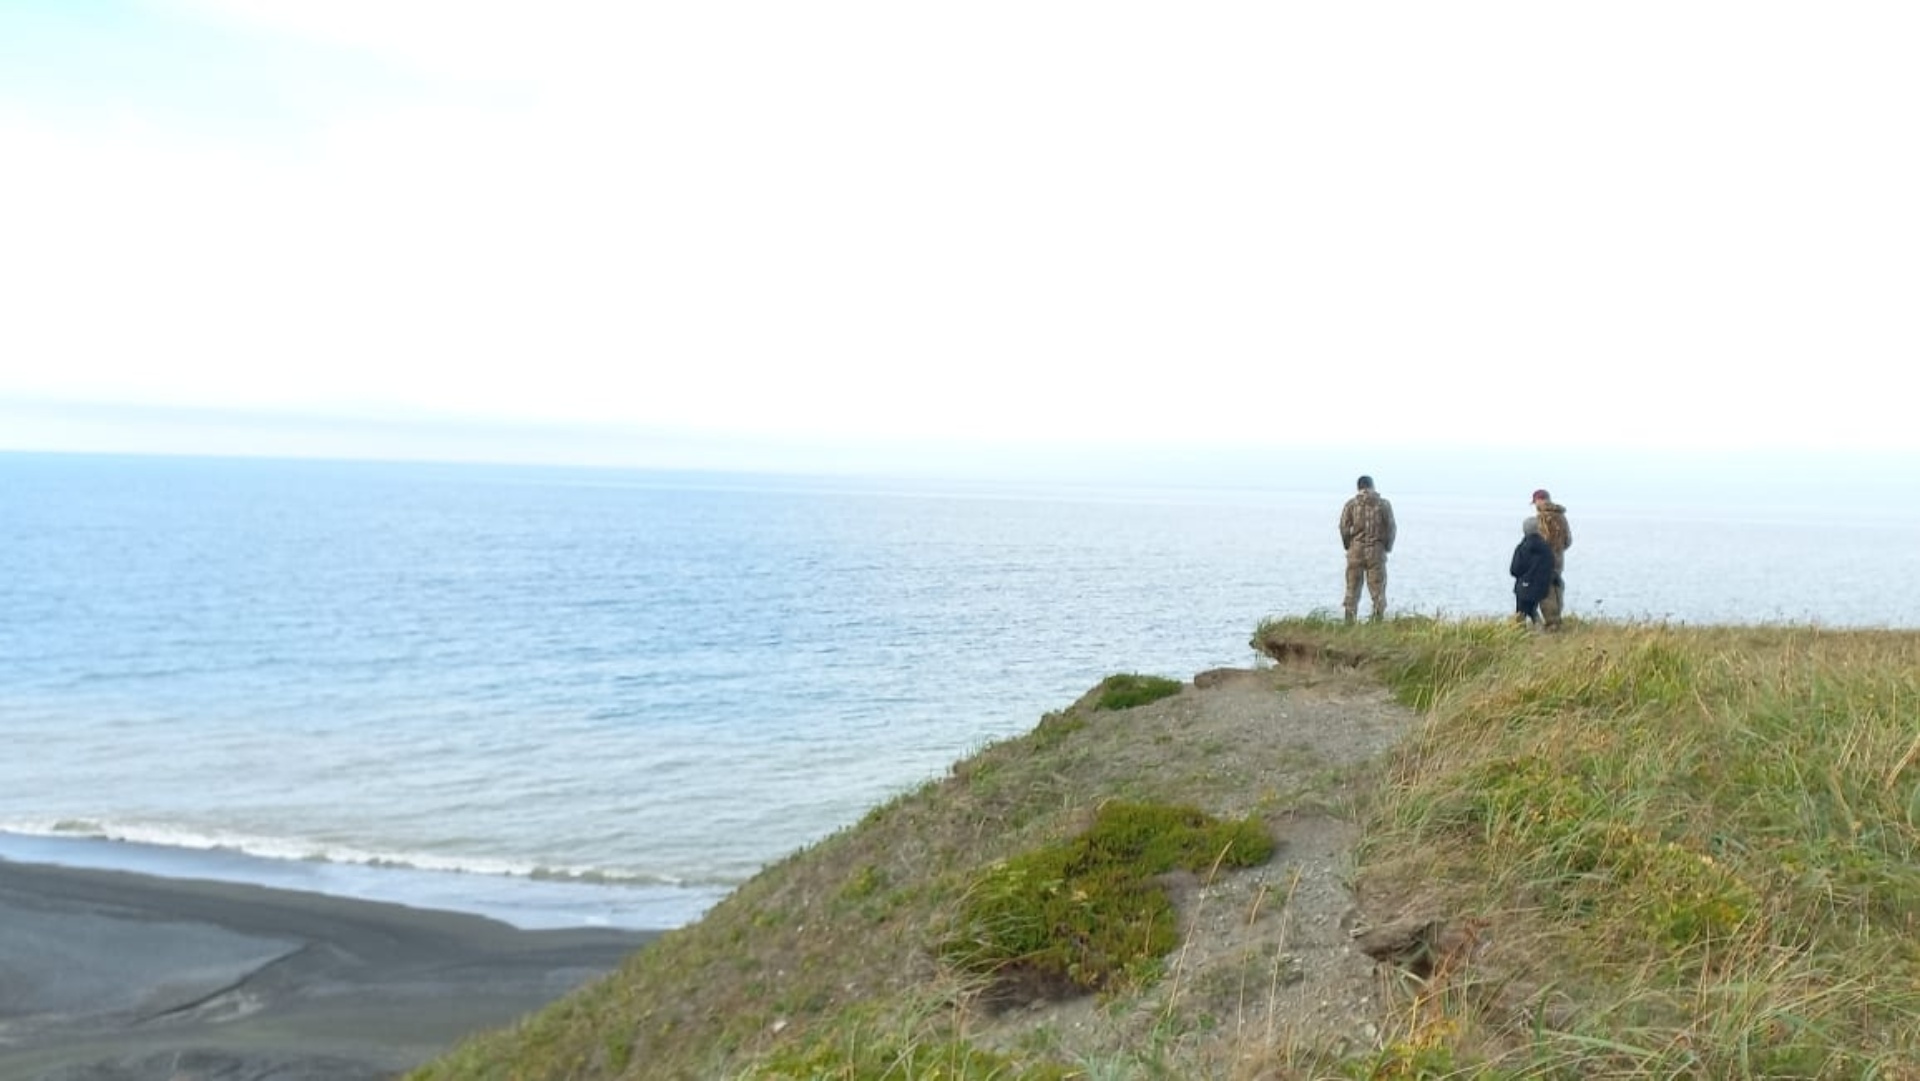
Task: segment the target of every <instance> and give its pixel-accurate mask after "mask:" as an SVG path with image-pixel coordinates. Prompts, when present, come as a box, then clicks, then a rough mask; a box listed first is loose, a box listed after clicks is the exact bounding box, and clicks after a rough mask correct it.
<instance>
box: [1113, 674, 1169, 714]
mask: <svg viewBox="0 0 1920 1081" xmlns="http://www.w3.org/2000/svg"><path fill="white" fill-rule="evenodd" d="M1099 692H1100V697H1099V699H1098V702H1097V704H1096V707H1095V708H1098V709H1132V708H1133V707H1135V706H1144V705H1146V704H1147V703H1149V702H1158V701H1159V700H1160V699H1162V698H1168V697H1171V696H1173V695H1176V694H1179V693H1180V681H1179V680H1177V679H1167V678H1166V677H1164V676H1143V675H1139V674H1138V673H1133V672H1127V673H1122V674H1120V675H1114V676H1108V677H1107V678H1106V679H1104V680H1101V681H1100V687H1099Z"/></svg>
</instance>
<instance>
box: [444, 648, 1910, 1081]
mask: <svg viewBox="0 0 1920 1081" xmlns="http://www.w3.org/2000/svg"><path fill="white" fill-rule="evenodd" d="M1254 644H1255V647H1256V648H1257V649H1259V650H1260V651H1261V652H1263V653H1264V654H1266V655H1267V656H1269V657H1271V658H1273V659H1274V660H1273V664H1272V665H1271V666H1270V667H1267V668H1264V669H1263V670H1261V671H1259V672H1254V673H1244V674H1240V675H1237V676H1236V675H1229V674H1226V673H1209V674H1206V678H1201V679H1197V680H1196V683H1195V684H1185V685H1178V684H1168V683H1166V682H1164V681H1156V680H1153V679H1150V678H1144V679H1143V678H1140V677H1116V678H1114V679H1112V680H1109V681H1107V682H1106V683H1104V684H1103V685H1102V686H1101V687H1098V688H1095V689H1094V691H1092V692H1090V693H1089V694H1088V696H1087V697H1086V698H1084V699H1082V700H1081V701H1080V702H1078V703H1075V704H1074V705H1072V706H1071V707H1069V708H1067V709H1064V710H1062V711H1060V712H1058V713H1054V714H1049V715H1048V716H1047V717H1045V718H1042V719H1041V721H1040V723H1039V724H1038V725H1037V726H1036V727H1035V729H1034V730H1033V731H1032V732H1030V733H1029V734H1027V735H1025V736H1022V737H1020V738H1017V739H1012V740H1008V741H1005V742H1003V743H999V744H996V745H994V746H991V747H988V748H985V749H984V750H982V751H981V752H980V753H978V754H976V755H974V756H972V757H970V758H968V759H966V760H964V761H962V762H960V763H958V764H956V765H955V766H954V768H953V770H952V772H951V774H950V775H949V776H948V777H945V778H943V779H941V780H939V781H937V782H933V783H929V784H928V785H926V786H924V787H922V788H921V789H920V790H918V791H915V792H912V793H909V794H906V795H904V796H902V797H900V798H899V799H896V800H894V801H892V802H890V803H888V804H887V805H885V806H882V807H878V808H875V809H874V810H873V811H872V812H871V813H870V814H869V815H868V816H867V817H866V819H865V820H863V821H862V822H860V823H858V824H857V825H855V826H852V827H850V828H848V829H846V830H843V831H841V832H840V833H838V834H836V835H834V836H832V837H830V838H828V839H826V840H824V841H822V842H821V843H819V844H817V845H815V846H812V847H811V848H809V849H807V850H804V851H802V852H799V853H796V854H794V855H793V856H791V857H789V858H788V859H786V860H784V861H782V862H781V863H779V864H776V865H774V866H771V867H769V868H768V869H766V870H765V871H764V872H763V873H762V874H760V875H759V876H758V877H756V878H755V879H754V880H753V881H751V882H749V883H747V884H746V885H745V886H743V887H742V888H741V889H740V890H738V891H736V893H735V894H734V895H733V896H731V897H729V898H728V899H727V900H726V901H725V902H724V903H722V904H721V905H719V906H718V907H716V908H715V909H714V910H713V911H712V912H711V913H710V914H709V915H708V916H707V917H706V918H705V919H703V920H702V921H700V922H699V923H697V924H695V925H693V926H690V927H687V928H684V929H681V930H678V931H675V932H673V933H671V934H669V935H666V936H664V937H663V938H662V939H660V940H659V941H658V942H657V943H656V944H655V945H653V946H650V947H648V948H647V949H645V950H643V951H641V952H640V953H638V954H636V955H635V956H634V957H633V958H632V959H631V960H630V961H629V963H628V964H627V965H626V966H625V967H624V968H623V969H622V970H621V971H620V972H618V973H616V974H614V975H612V976H610V977H608V978H607V979H605V980H603V981H601V982H599V983H597V984H595V985H592V986H590V987H588V988H584V989H582V990H581V991H579V992H577V993H575V994H573V995H572V996H570V997H568V998H567V999H565V1000H563V1001H561V1002H559V1003H557V1004H555V1005H554V1006H552V1007H551V1008H549V1009H547V1010H545V1011H543V1012H541V1013H539V1014H537V1015H535V1016H532V1017H530V1018H527V1019H526V1020H525V1021H523V1022H522V1023H520V1024H519V1025H517V1026H515V1027H514V1028H512V1029H509V1030H504V1031H500V1032H496V1033H491V1034H487V1035H484V1036H481V1037H479V1038H476V1039H475V1040H473V1041H470V1042H469V1043H468V1044H466V1045H464V1046H462V1047H460V1048H458V1049H456V1050H455V1051H454V1052H453V1053H451V1054H450V1055H448V1056H447V1057H446V1058H444V1059H443V1060H441V1061H439V1062H437V1063H434V1064H432V1065H430V1066H428V1067H426V1068H424V1069H422V1070H421V1071H419V1072H418V1073H417V1074H416V1077H418V1078H421V1079H426V1078H724V1079H732V1078H821V1079H827V1078H833V1079H846V1081H864V1079H880V1078H898V1079H901V1081H909V1079H922V1081H930V1079H935V1078H938V1079H986V1078H1027V1077H1033V1078H1047V1077H1055V1078H1088V1079H1100V1078H1133V1077H1165V1078H1182V1077H1223V1078H1244V1079H1249V1081H1252V1079H1275V1081H1284V1079H1290V1078H1318V1077H1346V1078H1368V1077H1382V1078H1385V1077H1396V1078H1402V1077H1403V1078H1413V1077H1433V1078H1439V1077H1513V1078H1519V1077H1553V1078H1585V1077H1648V1078H1652V1077H1662V1078H1673V1077H1690V1078H1760V1077H1768V1078H1774V1077H1779V1078H1786V1077H1807V1078H1815V1077H1822V1078H1824V1077H1847V1078H1864V1077H1878V1078H1890V1079H1897V1078H1920V1024H1917V1023H1916V1022H1915V1020H1914V1019H1915V1018H1916V1017H1920V938H1916V931H1920V927H1917V926H1916V922H1920V858H1917V857H1920V760H1917V759H1920V633H1911V632H1891V631H1835V630H1825V629H1820V628H1812V627H1787V626H1782V627H1717V628H1689V627H1668V626H1657V625H1615V624H1593V623H1586V624H1576V625H1570V627H1569V630H1568V631H1567V632H1566V633H1564V634H1560V635H1554V636H1540V635H1535V634H1530V633H1528V632H1527V631H1526V630H1525V629H1524V628H1519V627H1514V626H1512V625H1510V624H1507V623H1504V622H1494V621H1436V620H1424V619H1405V620H1397V621H1391V622H1388V623H1385V624H1379V625H1360V626H1357V627H1348V626H1344V625H1341V624H1339V623H1335V622H1330V621H1326V620H1322V619H1315V618H1308V619H1296V620H1281V621H1272V622H1269V623H1265V624H1262V625H1261V627H1260V628H1258V630H1257V631H1256V633H1255V637H1254ZM1196 684H1197V685H1196ZM1359 688H1371V689H1373V690H1375V691H1377V692H1378V700H1377V701H1376V700H1375V699H1372V698H1368V697H1366V695H1365V693H1363V690H1361V689H1359ZM1156 695H1159V696H1164V697H1158V698H1156V697H1155V696H1156ZM1388 695H1391V697H1392V699H1394V700H1397V703H1398V705H1395V704H1394V702H1389V701H1387V697H1388ZM1394 710H1397V711H1398V713H1397V714H1396V713H1394V712H1393V711H1394ZM1396 717H1403V718H1404V722H1403V723H1402V722H1399V721H1396V720H1395V718H1396ZM1363 736H1365V737H1368V739H1372V738H1374V737H1378V742H1377V744H1375V743H1371V742H1368V741H1367V739H1362V738H1361V737H1363ZM1377 748H1385V749H1384V750H1382V751H1379V753H1372V752H1373V751H1374V750H1376V749H1377ZM1362 752H1366V753H1365V754H1363V753H1362ZM1328 838H1333V839H1335V840H1337V842H1338V847H1339V850H1340V852H1341V853H1342V854H1343V858H1342V859H1341V860H1340V861H1339V863H1340V866H1339V868H1338V870H1337V873H1338V875H1339V883H1340V886H1341V888H1340V889H1338V890H1335V891H1331V892H1333V893H1338V894H1340V895H1341V896H1340V897H1338V898H1337V899H1333V898H1329V899H1323V900H1322V901H1320V902H1315V901H1314V900H1313V897H1312V895H1313V893H1314V890H1313V889H1312V883H1311V882H1310V881H1309V880H1308V876H1309V875H1310V874H1312V873H1317V872H1316V871H1315V868H1316V867H1317V866H1318V864H1317V863H1314V862H1313V861H1309V860H1305V859H1304V858H1303V857H1301V855H1300V854H1301V853H1303V852H1306V851H1308V850H1309V849H1311V848H1312V846H1313V844H1314V843H1315V842H1316V840H1326V839H1328ZM1290 860H1293V861H1296V862H1294V863H1289V862H1288V861H1290ZM1321 862H1325V861H1321ZM1316 903H1318V904H1319V905H1320V906H1321V909H1322V910H1321V911H1318V912H1316V911H1315V908H1314V905H1315V904H1316ZM1209 906H1211V908H1210V909H1209ZM1330 906H1337V907H1330ZM1336 918H1337V924H1338V926H1337V927H1335V926H1332V925H1331V924H1330V923H1329V921H1331V920H1335V919H1336ZM1315 928H1320V929H1321V930H1323V931H1325V932H1326V933H1327V934H1328V935H1330V936H1333V937H1337V938H1338V939H1340V940H1341V942H1342V943H1343V944H1342V945H1340V946H1339V947H1338V948H1337V949H1336V948H1334V947H1333V946H1331V945H1326V944H1324V943H1323V946H1324V947H1325V948H1321V949H1320V950H1319V952H1314V950H1315V947H1313V945H1312V936H1313V933H1314V931H1315ZM1348 939H1351V941H1352V943H1353V945H1352V947H1351V948H1348V947H1347V946H1345V945H1344V942H1345V941H1346V940H1348ZM1355 965H1357V966H1359V971H1360V972H1361V973H1362V975H1361V977H1360V979H1362V980H1364V981H1366V982H1365V984H1364V985H1361V990H1367V989H1368V988H1370V992H1369V993H1355V994H1343V993H1341V991H1340V989H1343V988H1345V989H1351V988H1353V987H1354V986H1355V985H1354V984H1353V983H1352V981H1353V979H1354V977H1353V975H1352V972H1351V966H1355ZM1341 966H1349V967H1341ZM1341 981H1346V982H1345V983H1342V982H1341ZM1335 998H1338V999H1339V1002H1338V1003H1336V1005H1338V1006H1340V1007H1341V1009H1340V1010H1335V1009H1330V1008H1329V1006H1328V1003H1329V1002H1330V1001H1331V1000H1333V999H1335ZM1342 1010H1344V1011H1346V1013H1353V1014H1355V1016H1346V1014H1345V1013H1342V1012H1341V1011H1342ZM1309 1014H1311V1015H1312V1018H1309V1016H1308V1015H1309ZM1310 1022H1311V1023H1310Z"/></svg>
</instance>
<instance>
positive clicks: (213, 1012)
mask: <svg viewBox="0 0 1920 1081" xmlns="http://www.w3.org/2000/svg"><path fill="white" fill-rule="evenodd" d="M654 937H656V936H655V933H653V932H644V931H631V930H619V929H595V928H583V929H567V930H539V931H527V930H520V929H518V928H515V927H511V926H509V925H507V924H504V923H501V922H498V921H495V920H491V919H487V918H484V917H481V916H473V915H467V914H464V913H456V912H441V911H431V910H426V909H417V908H409V907H406V906H403V905H395V904H386V903H381V902H372V901H357V900H352V899H348V898H341V897H333V896H328V895H323V894H314V893H301V892H296V891H290V890H277V889H268V888H264V887H258V886H247V885H236V884H230V883H222V882H209V881H202V880H183V879H168V878H156V877H151V876H147V875H139V874H130V873H126V872H119V871H100V870H90V869H78V868H70V867H56V866H48V865H40V864H25V863H12V862H7V861H4V860H0V1081H29V1079H31V1081H147V1079H155V1081H203V1079H204V1081H214V1079H218V1081H254V1079H265V1078H272V1079H274V1081H320V1079H323V1078H324V1079H328V1081H360V1079H372V1078H390V1077H393V1076H395V1075H397V1074H399V1073H401V1072H404V1071H405V1070H407V1069H410V1068H412V1067H413V1066H416V1065H418V1064H420V1063H422V1062H424V1061H426V1060H427V1059H430V1058H432V1057H434V1056H435V1055H438V1054H439V1053H441V1052H443V1051H445V1050H447V1049H448V1048H450V1047H452V1046H453V1045H454V1044H455V1043H457V1042H458V1041H459V1040H460V1039H461V1038H462V1037H464V1036H466V1035H468V1034H470V1033H473V1032H476V1031H479V1030H482V1029H487V1028H493V1027H497V1026H500V1025H503V1024H506V1023H508V1022H511V1021H512V1020H513V1019H515V1018H517V1017H520V1016H522V1015H524V1014H526V1013H528V1012H531V1011H533V1010H536V1009H538V1008H540V1007H541V1006H544V1005H546V1004H547V1003H549V1002H552V1001H553V1000H555V999H557V998H559V997H561V996H562V995H564V994H566V993H567V992H568V991H570V990H572V989H574V988H576V987H578V986H580V985H581V984H583V983H585V982H588V981H590V980H592V979H594V978H596V977H598V976H599V975H601V974H603V973H605V972H608V971H610V970H612V969H613V968H615V967H616V966H618V965H619V964H620V962H621V961H622V960H624V959H625V958H626V957H627V956H628V955H630V954H631V953H632V952H633V951H635V950H637V949H639V948H640V947H642V946H644V945H645V944H646V943H647V942H648V941H650V940H651V939H652V938H654Z"/></svg>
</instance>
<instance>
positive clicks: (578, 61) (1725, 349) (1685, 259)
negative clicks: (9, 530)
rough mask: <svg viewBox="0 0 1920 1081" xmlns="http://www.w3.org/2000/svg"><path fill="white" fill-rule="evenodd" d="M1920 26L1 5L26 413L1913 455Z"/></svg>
mask: <svg viewBox="0 0 1920 1081" xmlns="http://www.w3.org/2000/svg"><path fill="white" fill-rule="evenodd" d="M1916 49H1920V8H1916V7H1915V6H1913V5H1911V4H1906V3H1874V2H1862V3H1849V4H1840V5H1813V4H1785V3H1769V2H1764V0H1762V2H1752V0H1747V2H1740V3H1715V2H1700V3H1674V2H1672V0H1662V2H1658V3H1650V2H1648V3H1643V2H1634V0H1627V2H1622V3H1613V4H1606V5H1560V4H1540V3H1537V2H1534V3H1526V2H1513V3H1474V2H1467V3H1461V4H1444V5H1443V4H1431V3H1378V4H1290V3H1273V2H1270V0H1261V2H1251V3H1239V2H1231V0H1229V2H1220V3H1203V4H1172V3H1160V4H1147V3H1136V2H1126V0H1106V2H1102V3H1083V2H1071V0H1069V2H1046V0H1020V2H1018V3H1013V2H999V0H973V2H969V3H966V4H917V3H901V2H899V0H885V2H883V0H872V2H845V0H819V2H810V3H804V4H801V3H791V2H741V0H704V2H700V3H673V2H662V3H616V2H611V0H609V2H604V3H584V2H568V0H559V2H555V3H547V4H539V5H535V4H525V3H521V4H502V3H488V2H480V3H474V2H463V3H453V2H440V0H379V2H374V0H329V2H326V3H321V2H318V0H297V2H296V0H148V2H136V0H48V2H35V0H0V151H4V158H3V159H0V160H4V161H5V162H7V163H8V164H7V165H6V166H5V167H4V168H0V313H3V314H4V318H0V449H12V450H96V451H98V450H104V451H116V452H122V451H125V452H157V453H239V454H291V455H301V456H322V457H325V456H340V457H369V456H391V457H425V458H436V457H438V458H447V459H467V458H481V459H503V460H515V461H537V462H578V463H584V464H633V465H667V466H673V467H694V468H699V467H715V468H765V467H781V466H794V465H813V466H818V465H821V464H823V463H825V464H828V465H831V466H833V467H835V468H840V467H846V468H874V469H882V470H884V469H887V468H901V467H903V466H904V465H906V464H909V463H914V462H922V463H931V462H936V461H938V462H944V463H948V464H949V465H951V464H952V463H964V462H969V461H971V462H976V463H977V462H983V461H998V462H1004V463H1011V464H1012V467H1015V468H1017V467H1018V464H1019V463H1021V462H1030V461H1037V460H1039V459H1040V458H1041V457H1044V456H1046V455H1048V454H1052V455H1055V456H1056V457H1059V458H1062V460H1064V459H1066V458H1074V457H1075V456H1077V459H1078V460H1082V461H1087V460H1094V459H1098V460H1102V461H1109V462H1126V463H1132V464H1131V465H1129V466H1128V468H1136V467H1144V465H1143V463H1154V462H1160V463H1165V462H1169V461H1176V462H1177V461H1189V460H1191V461H1216V462H1217V461H1226V460H1231V461H1238V462H1267V461H1276V460H1286V459H1288V457H1289V456H1302V455H1306V456H1311V454H1313V453H1324V452H1328V451H1329V449H1333V450H1337V451H1338V453H1337V454H1332V455H1329V458H1330V460H1337V461H1339V463H1340V464H1338V465H1330V466H1329V468H1336V469H1338V471H1339V472H1342V473H1346V472H1356V471H1358V470H1356V469H1353V468H1351V466H1350V463H1352V462H1355V461H1362V460H1364V461H1366V462H1368V463H1371V464H1373V465H1374V466H1376V467H1382V466H1384V467H1386V469H1385V470H1384V471H1385V472H1390V470H1391V467H1393V466H1395V465H1397V464H1404V465H1406V466H1409V467H1412V466H1416V465H1417V464H1418V463H1421V462H1427V461H1432V460H1435V458H1434V456H1435V455H1439V456H1445V455H1447V454H1451V453H1456V452H1466V451H1473V452H1476V453H1480V454H1482V455H1483V456H1494V457H1506V458H1509V459H1513V458H1519V459H1522V460H1533V461H1543V460H1551V461H1555V462H1560V461H1563V460H1564V461H1574V460H1576V459H1577V460H1578V461H1581V462H1584V463H1585V464H1586V465H1587V466H1589V467H1591V468H1593V469H1595V470H1603V469H1605V468H1608V467H1609V466H1610V465H1612V464H1614V463H1617V462H1619V461H1622V460H1624V459H1623V456H1638V457H1637V458H1635V460H1638V461H1644V462H1646V463H1649V467H1650V468H1659V467H1670V466H1673V465H1674V464H1675V463H1681V464H1685V463H1694V464H1696V465H1699V464H1701V463H1705V464H1704V465H1701V468H1703V469H1708V470H1711V469H1721V468H1724V467H1727V465H1728V463H1730V462H1732V463H1738V462H1740V461H1748V462H1749V463H1750V464H1753V463H1761V464H1759V465H1754V468H1772V466H1767V465H1764V463H1770V462H1772V463H1777V462H1780V461H1794V460H1805V459H1803V458H1796V456H1802V455H1814V456H1847V455H1852V456H1854V457H1856V458H1860V459H1862V460H1874V461H1879V462H1883V463H1884V462H1894V463H1905V464H1904V465H1902V466H1901V468H1907V469H1910V470H1913V471H1915V472H1916V473H1920V464H1916V463H1920V425H1916V424H1915V423H1913V421H1912V418H1911V413H1910V409H1909V405H1908V395H1907V394H1906V393H1905V391H1904V389H1902V388H1904V387H1905V386H1906V385H1907V384H1906V380H1907V379H1908V378H1909V374H1908V373H1910V372H1911V370H1912V367H1913V364H1914V362H1915V360H1916V359H1920V305H1917V304H1916V298H1920V255H1917V253H1920V199H1916V198H1915V196H1914V193H1915V192H1917V191H1920V139H1915V138H1914V132H1915V131H1916V130H1920V122H1917V121H1920V116H1917V115H1916V114H1920V65H1915V64H1913V63H1912V60H1911V58H1912V56H1913V55H1914V54H1915V52H1916ZM1209 456H1211V457H1209ZM1821 460H1825V458H1821ZM1836 460H1838V459H1837V458H1836ZM1376 471H1382V470H1379V469H1377V470H1376ZM1382 480H1383V487H1384V486H1385V477H1384V476H1383V477H1382Z"/></svg>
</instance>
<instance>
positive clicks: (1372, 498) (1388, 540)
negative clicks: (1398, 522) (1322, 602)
mask: <svg viewBox="0 0 1920 1081" xmlns="http://www.w3.org/2000/svg"><path fill="white" fill-rule="evenodd" d="M1355 486H1356V487H1357V488H1358V489H1359V491H1357V492H1355V493H1354V496H1353V498H1352V499H1349V500H1347V505H1346V506H1344V507H1341V508H1340V546H1341V547H1342V548H1345V549H1346V550H1347V595H1346V599H1345V600H1344V601H1343V602H1342V604H1341V607H1342V608H1343V609H1344V610H1345V611H1346V614H1347V622H1348V623H1352V622H1353V618H1354V615H1355V614H1356V613H1357V612H1358V611H1359V608H1360V582H1361V580H1362V578H1364V579H1365V580H1366V583H1367V595H1368V596H1369V597H1371V598H1372V599H1373V618H1374V619H1376V620H1379V619H1384V618H1386V615H1387V553H1388V552H1391V551H1393V537H1394V532H1395V526H1394V523H1393V504H1391V503H1389V502H1387V501H1386V500H1385V499H1382V498H1381V497H1380V493H1379V492H1376V491H1374V490H1373V478H1372V477H1365V476H1363V477H1361V478H1360V479H1359V481H1358V482H1356V485H1355Z"/></svg>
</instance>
